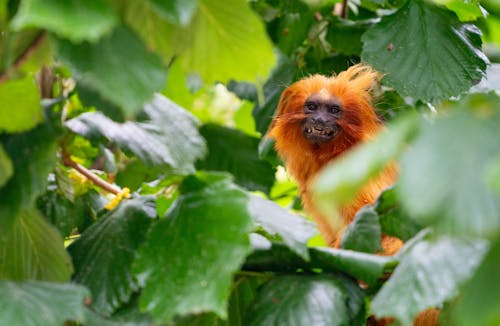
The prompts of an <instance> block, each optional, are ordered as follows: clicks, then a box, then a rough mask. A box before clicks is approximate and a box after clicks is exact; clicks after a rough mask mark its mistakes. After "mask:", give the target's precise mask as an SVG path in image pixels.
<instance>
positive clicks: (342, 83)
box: [268, 65, 401, 253]
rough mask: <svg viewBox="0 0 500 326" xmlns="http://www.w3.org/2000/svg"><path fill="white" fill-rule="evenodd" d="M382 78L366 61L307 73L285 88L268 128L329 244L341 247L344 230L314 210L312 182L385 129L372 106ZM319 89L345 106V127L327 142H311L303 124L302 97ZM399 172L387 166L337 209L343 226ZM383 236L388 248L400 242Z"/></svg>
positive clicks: (393, 248) (393, 247)
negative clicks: (333, 72)
mask: <svg viewBox="0 0 500 326" xmlns="http://www.w3.org/2000/svg"><path fill="white" fill-rule="evenodd" d="M378 78H379V75H378V73H377V72H375V71H374V70H372V69H371V68H370V67H368V66H364V65H355V66H353V67H351V68H349V69H348V70H347V71H344V72H341V73H340V74H339V75H337V76H332V77H325V76H322V75H314V76H311V77H307V78H304V79H302V80H300V81H298V82H296V83H294V84H293V85H291V86H290V87H288V88H287V89H286V90H285V91H284V92H283V94H282V95H281V99H280V102H279V105H278V110H277V114H276V116H275V118H274V120H273V123H272V125H271V128H270V130H269V134H268V135H269V136H270V137H272V138H274V139H275V140H276V150H277V152H278V154H279V155H280V156H281V157H282V158H283V159H284V161H285V164H286V168H287V170H288V171H289V173H290V174H291V175H292V176H293V177H294V178H295V179H296V180H297V182H298V184H299V188H300V194H301V198H302V201H303V204H304V207H305V209H306V211H308V212H309V214H310V215H311V216H312V217H313V218H314V219H315V221H316V223H317V224H318V227H319V229H320V232H321V233H322V235H323V236H324V238H325V240H326V241H327V243H328V244H329V245H330V246H338V244H339V243H340V233H341V230H334V229H332V227H331V225H330V224H329V223H328V222H327V220H326V219H325V218H324V217H323V216H322V215H321V214H320V213H319V212H318V211H317V210H316V208H315V207H314V204H313V202H312V198H311V192H310V191H309V185H310V183H311V180H312V179H313V178H314V177H315V176H316V175H317V174H318V172H319V171H320V170H321V169H322V168H323V167H324V166H325V165H326V164H327V163H329V162H330V161H332V160H335V159H336V158H338V157H339V156H340V155H342V154H343V153H345V152H346V151H348V150H349V149H351V148H352V147H353V146H355V145H357V144H359V143H360V142H365V141H367V140H370V139H371V138H373V137H374V136H375V135H376V134H377V132H379V131H380V130H381V128H383V125H382V123H381V121H380V119H379V118H378V116H377V114H376V113H375V111H374V110H373V107H372V105H371V95H370V91H371V90H372V87H373V86H374V85H375V83H376V81H377V80H378ZM320 92H321V93H327V94H329V95H331V96H334V97H336V98H337V99H339V100H340V102H341V104H342V107H343V110H344V111H343V116H342V118H341V119H340V120H339V121H338V124H339V125H340V127H341V131H340V132H339V134H337V135H336V136H335V138H334V139H333V140H331V141H330V142H328V143H325V144H321V145H316V144H312V143H310V142H308V141H307V139H306V138H305V137H304V135H303V133H302V130H301V128H300V125H301V122H302V120H303V119H304V118H305V115H304V113H303V108H304V102H305V101H306V99H307V98H308V97H309V96H311V95H313V94H316V93H320ZM396 176H397V169H396V168H395V166H393V165H389V166H388V167H387V168H386V169H385V170H384V171H383V173H381V174H380V175H379V176H378V177H376V178H374V179H373V180H372V181H371V182H370V183H369V184H367V185H366V186H365V187H364V188H363V189H362V190H361V191H360V192H359V194H358V195H357V196H356V198H355V199H354V200H353V201H352V202H351V203H349V204H348V205H345V206H344V207H342V208H341V209H340V210H339V213H340V215H341V216H342V218H343V222H344V225H347V224H348V223H350V222H351V221H352V219H353V218H354V215H355V214H356V212H357V211H358V209H359V208H361V207H362V206H364V205H366V204H371V203H373V202H374V201H375V199H376V198H377V197H378V195H379V194H380V193H381V191H382V190H383V189H385V188H387V187H388V186H390V185H392V184H393V183H394V181H395V179H396ZM385 238H388V240H389V241H388V243H390V244H391V245H390V248H387V249H388V250H387V251H386V253H393V252H395V251H397V249H399V247H400V246H401V243H400V242H398V241H395V240H394V238H391V239H389V237H385ZM395 242H396V244H394V243H395Z"/></svg>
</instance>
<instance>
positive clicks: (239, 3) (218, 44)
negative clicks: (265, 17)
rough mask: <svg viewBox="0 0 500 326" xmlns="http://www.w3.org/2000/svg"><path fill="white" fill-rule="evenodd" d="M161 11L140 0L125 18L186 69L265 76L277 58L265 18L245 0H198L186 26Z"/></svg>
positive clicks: (220, 76) (221, 76)
mask: <svg viewBox="0 0 500 326" xmlns="http://www.w3.org/2000/svg"><path fill="white" fill-rule="evenodd" d="M155 2H159V1H155ZM163 16H164V15H163V12H162V11H158V10H155V7H154V6H152V5H151V4H148V3H140V2H139V1H137V2H136V3H133V4H129V5H127V6H126V8H125V19H126V21H127V23H128V24H129V25H130V26H133V28H134V29H135V30H136V31H137V32H138V33H139V34H140V35H141V36H142V37H143V39H145V40H146V41H147V43H148V44H149V45H150V46H151V47H152V48H153V49H155V50H156V51H157V52H159V53H162V54H163V56H164V58H165V59H166V61H170V59H171V58H172V57H173V56H176V58H177V60H179V62H180V63H181V65H182V67H183V68H184V70H185V71H186V72H187V73H196V74H199V75H200V76H201V77H202V79H203V80H204V81H205V82H207V83H212V82H215V81H221V82H226V81H229V80H230V79H236V80H251V81H254V80H257V79H260V80H262V79H264V78H266V77H267V75H268V74H269V72H270V70H271V68H272V67H273V65H274V64H275V55H274V52H273V48H272V43H271V42H270V41H269V39H268V38H267V35H266V31H265V29H264V25H263V22H261V21H260V20H259V18H258V17H257V15H256V14H255V13H254V12H253V11H252V10H251V9H250V7H249V5H248V3H247V1H244V0H234V1H218V0H198V6H197V9H196V12H195V13H194V15H193V17H192V19H191V21H190V23H189V25H188V26H185V27H176V26H172V25H170V24H169V23H168V21H167V20H163V19H162V17H163ZM200 54H203V55H200ZM242 63H244V64H242Z"/></svg>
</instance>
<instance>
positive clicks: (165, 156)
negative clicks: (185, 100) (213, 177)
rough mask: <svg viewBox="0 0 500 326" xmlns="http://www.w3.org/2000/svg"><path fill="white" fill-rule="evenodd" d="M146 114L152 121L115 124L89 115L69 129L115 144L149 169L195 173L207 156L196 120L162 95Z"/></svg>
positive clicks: (73, 121)
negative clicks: (198, 165)
mask: <svg viewBox="0 0 500 326" xmlns="http://www.w3.org/2000/svg"><path fill="white" fill-rule="evenodd" d="M144 111H145V113H146V115H147V116H148V117H149V120H147V121H144V122H125V123H116V122H114V121H112V120H111V119H109V118H107V117H106V116H104V115H103V114H102V113H100V112H89V113H84V114H81V115H80V116H78V117H76V118H74V119H72V120H69V121H68V122H66V126H67V127H69V128H70V129H71V130H73V131H74V132H76V133H78V134H80V135H83V136H85V137H89V138H96V137H102V136H103V137H105V138H107V139H108V140H109V141H113V142H116V143H117V144H118V145H119V146H120V147H121V148H122V149H124V150H126V151H129V152H132V153H134V154H135V155H137V157H139V158H140V159H141V160H142V161H143V162H144V163H146V164H147V165H149V166H159V167H170V168H171V169H173V170H174V171H175V172H176V173H186V172H192V171H194V167H193V163H194V161H195V160H196V159H198V158H200V157H201V156H203V154H204V153H205V144H204V141H203V138H202V137H201V136H200V134H199V133H198V128H197V125H198V121H197V120H196V118H195V117H194V116H192V115H191V114H190V113H189V112H187V111H186V110H184V109H182V108H181V107H179V106H177V105H176V104H175V103H173V102H172V101H170V100H169V99H167V98H165V97H163V96H162V95H159V94H157V95H156V96H155V98H154V99H153V101H152V102H150V103H148V104H146V105H145V106H144Z"/></svg>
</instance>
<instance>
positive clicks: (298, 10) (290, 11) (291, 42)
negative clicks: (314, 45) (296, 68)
mask: <svg viewBox="0 0 500 326" xmlns="http://www.w3.org/2000/svg"><path fill="white" fill-rule="evenodd" d="M277 16H278V17H277V18H276V19H274V20H273V21H271V22H270V23H268V31H269V33H270V35H271V38H272V39H273V41H274V43H275V44H276V45H277V46H278V48H279V49H280V50H281V51H282V52H283V53H284V54H286V55H291V54H292V53H294V52H295V51H297V48H299V47H300V46H301V45H302V44H303V43H305V42H307V40H308V34H309V30H310V29H311V26H312V25H313V24H314V23H315V22H316V20H315V17H314V12H313V11H311V10H310V9H309V7H308V6H307V5H305V4H304V3H302V2H300V1H289V2H288V3H287V8H286V9H285V10H282V11H281V12H280V14H279V15H277Z"/></svg>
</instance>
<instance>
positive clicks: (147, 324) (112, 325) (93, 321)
mask: <svg viewBox="0 0 500 326" xmlns="http://www.w3.org/2000/svg"><path fill="white" fill-rule="evenodd" d="M152 323H153V322H152V320H138V321H136V320H131V321H128V320H120V319H115V318H112V319H108V318H105V317H103V316H101V315H99V314H97V313H96V312H94V311H92V310H90V309H88V308H87V309H85V324H84V325H85V326H151V325H152Z"/></svg>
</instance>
